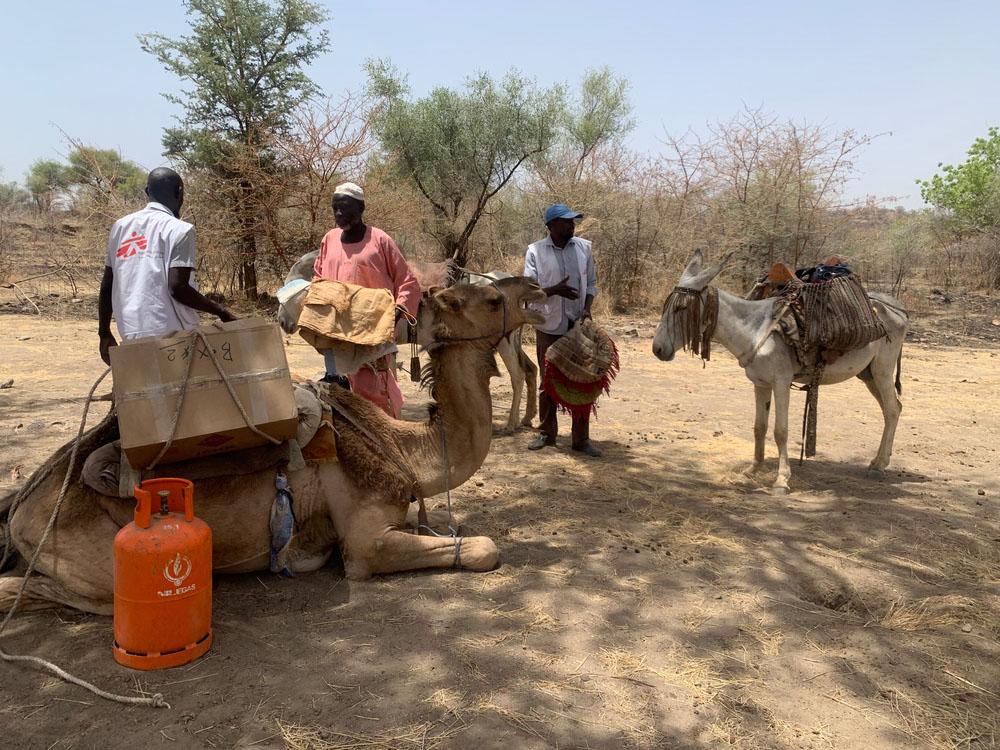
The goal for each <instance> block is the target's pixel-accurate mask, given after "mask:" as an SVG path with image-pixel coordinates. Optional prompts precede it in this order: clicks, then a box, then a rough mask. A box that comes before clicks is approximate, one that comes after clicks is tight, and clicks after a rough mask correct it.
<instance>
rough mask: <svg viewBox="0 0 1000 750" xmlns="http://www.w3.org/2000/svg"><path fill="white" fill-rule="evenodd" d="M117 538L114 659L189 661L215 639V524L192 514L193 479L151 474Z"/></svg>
mask: <svg viewBox="0 0 1000 750" xmlns="http://www.w3.org/2000/svg"><path fill="white" fill-rule="evenodd" d="M135 497H136V501H137V502H136V506H135V519H134V520H133V521H132V523H130V524H128V525H127V526H125V527H124V528H122V530H121V531H119V532H118V535H117V536H116V537H115V563H114V568H115V645H114V655H115V661H117V662H118V663H119V664H124V665H125V666H126V667H132V668H133V669H165V668H167V667H176V666H178V665H180V664H187V663H188V662H189V661H193V660H194V659H197V658H198V657H199V656H201V655H202V654H204V653H205V652H206V651H208V647H209V646H211V645H212V530H211V529H210V528H209V527H208V524H206V523H205V522H204V521H201V520H200V519H197V518H195V517H194V485H193V484H191V482H189V481H188V480H186V479H150V480H148V481H145V482H143V483H142V484H141V485H139V486H137V487H136V488H135Z"/></svg>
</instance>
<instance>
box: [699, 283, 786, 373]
mask: <svg viewBox="0 0 1000 750" xmlns="http://www.w3.org/2000/svg"><path fill="white" fill-rule="evenodd" d="M773 310H774V300H773V299H763V300H747V299H743V298H742V297H737V296H736V295H735V294H730V293H729V292H726V291H724V290H722V289H720V290H719V322H718V324H717V325H716V327H715V335H714V336H712V340H713V341H718V342H719V343H720V344H722V345H723V346H724V347H726V349H728V350H729V353H730V354H732V355H733V356H734V357H736V358H737V359H738V360H740V364H741V365H743V366H745V364H744V362H743V360H744V359H746V358H748V357H750V355H751V353H752V352H753V350H754V347H755V346H757V344H758V343H759V341H760V338H761V337H762V336H764V335H765V333H766V330H767V329H768V328H769V327H770V325H771V316H772V311H773Z"/></svg>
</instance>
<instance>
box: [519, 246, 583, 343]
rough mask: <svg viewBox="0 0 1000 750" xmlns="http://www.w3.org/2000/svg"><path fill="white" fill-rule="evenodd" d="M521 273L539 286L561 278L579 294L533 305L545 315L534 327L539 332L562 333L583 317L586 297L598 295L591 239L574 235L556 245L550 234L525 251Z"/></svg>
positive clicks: (553, 283)
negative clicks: (543, 319)
mask: <svg viewBox="0 0 1000 750" xmlns="http://www.w3.org/2000/svg"><path fill="white" fill-rule="evenodd" d="M524 275H525V276H527V277H528V278H529V279H534V280H535V281H536V282H538V285H539V286H540V287H542V288H545V287H550V286H555V285H556V284H558V283H559V282H560V281H562V280H563V279H567V277H568V279H567V281H566V284H567V285H569V286H571V287H573V288H574V289H575V290H576V291H577V292H578V293H579V294H578V295H577V298H576V299H566V298H565V297H558V296H552V297H549V298H548V299H547V300H546V301H545V302H541V303H539V304H537V305H534V306H533V307H534V309H536V310H538V312H540V313H541V314H542V315H544V316H545V322H544V323H541V324H540V325H537V326H535V328H536V329H537V330H539V331H541V332H542V333H549V334H552V335H556V336H558V335H561V334H564V333H566V331H568V330H569V326H570V321H576V320H579V319H580V318H581V317H582V316H583V309H584V304H585V302H586V298H587V297H588V296H590V297H596V296H597V271H596V269H595V268H594V254H593V251H592V249H591V242H590V240H585V239H583V238H582V237H573V238H572V239H571V240H570V241H569V242H567V243H566V247H564V248H561V249H560V248H558V247H556V246H555V244H554V243H553V242H552V238H551V237H546V238H545V239H543V240H539V241H538V242H533V243H532V244H530V245H528V251H527V252H526V253H525V254H524Z"/></svg>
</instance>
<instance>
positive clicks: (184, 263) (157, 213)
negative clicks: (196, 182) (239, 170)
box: [97, 167, 235, 364]
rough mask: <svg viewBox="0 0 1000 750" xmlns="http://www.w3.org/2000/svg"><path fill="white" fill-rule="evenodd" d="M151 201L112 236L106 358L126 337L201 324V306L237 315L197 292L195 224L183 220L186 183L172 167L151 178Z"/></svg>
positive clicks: (102, 314) (103, 330) (101, 312)
mask: <svg viewBox="0 0 1000 750" xmlns="http://www.w3.org/2000/svg"><path fill="white" fill-rule="evenodd" d="M146 195H147V196H148V197H149V201H150V202H149V203H147V204H146V207H145V208H144V209H142V210H141V211H136V212H135V213H134V214H129V215H128V216H126V217H124V218H121V219H119V220H118V221H116V222H115V225H114V226H113V227H112V228H111V234H110V235H109V236H108V256H107V261H106V264H105V267H104V278H103V279H102V280H101V295H100V299H99V301H98V312H97V315H98V334H99V335H100V337H101V345H100V351H101V359H103V360H104V361H105V362H106V363H108V364H110V362H111V358H110V356H109V355H108V350H109V349H110V348H111V347H112V346H115V345H116V344H117V343H118V342H117V341H115V337H114V336H113V335H112V333H111V316H112V313H113V314H114V318H115V321H116V322H117V323H118V333H119V334H121V337H122V339H135V338H140V337H143V336H164V335H166V334H168V333H172V332H174V331H187V330H191V329H192V328H197V327H198V312H197V311H198V310H201V311H202V312H207V313H210V314H212V315H215V316H217V317H218V318H219V319H220V320H222V321H224V322H225V321H230V320H235V316H234V315H233V314H232V313H231V312H229V311H228V310H227V309H226V308H224V307H222V306H221V305H218V304H216V303H215V302H212V301H211V300H210V299H208V298H206V297H205V296H204V295H202V294H201V293H200V292H199V291H198V287H197V284H196V283H195V281H194V279H193V272H194V267H195V259H194V258H195V249H194V244H195V235H194V227H193V226H191V225H190V224H188V223H187V222H186V221H181V219H180V213H181V205H182V204H183V203H184V181H183V180H182V179H181V176H180V175H179V174H177V173H176V172H175V171H174V170H172V169H167V168H166V167H158V168H156V169H154V170H153V171H152V172H150V173H149V177H148V178H147V179H146Z"/></svg>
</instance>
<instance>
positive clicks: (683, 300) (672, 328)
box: [653, 250, 732, 362]
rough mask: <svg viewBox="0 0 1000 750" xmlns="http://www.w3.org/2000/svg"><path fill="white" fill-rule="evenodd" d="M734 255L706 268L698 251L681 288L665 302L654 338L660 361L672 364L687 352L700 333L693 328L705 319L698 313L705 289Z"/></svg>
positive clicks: (654, 347)
mask: <svg viewBox="0 0 1000 750" xmlns="http://www.w3.org/2000/svg"><path fill="white" fill-rule="evenodd" d="M731 256H732V253H731V252H730V253H726V254H725V255H724V256H722V259H721V260H720V261H719V262H718V263H715V264H710V265H705V259H704V257H703V256H702V253H701V250H695V251H694V255H692V256H691V260H690V261H688V264H687V267H686V268H685V269H684V273H682V274H681V278H680V280H678V282H677V286H675V287H674V288H673V290H672V291H671V292H670V294H669V295H668V296H667V300H666V302H664V303H663V312H662V313H661V316H660V325H659V326H657V328H656V335H655V336H653V354H655V355H656V356H657V358H658V359H662V360H663V361H664V362H669V361H670V360H672V359H673V358H674V355H675V354H676V353H677V350H678V349H683V348H684V346H685V344H686V343H687V342H689V341H690V340H691V338H692V336H694V335H695V334H697V333H698V332H697V331H692V330H691V325H692V324H695V325H699V321H700V318H701V316H700V314H698V311H700V310H703V309H704V304H705V290H706V289H708V285H709V284H711V283H712V279H714V278H715V277H716V276H718V275H719V272H720V271H722V269H723V268H724V267H725V265H726V263H728V262H729V258H730V257H731Z"/></svg>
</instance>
